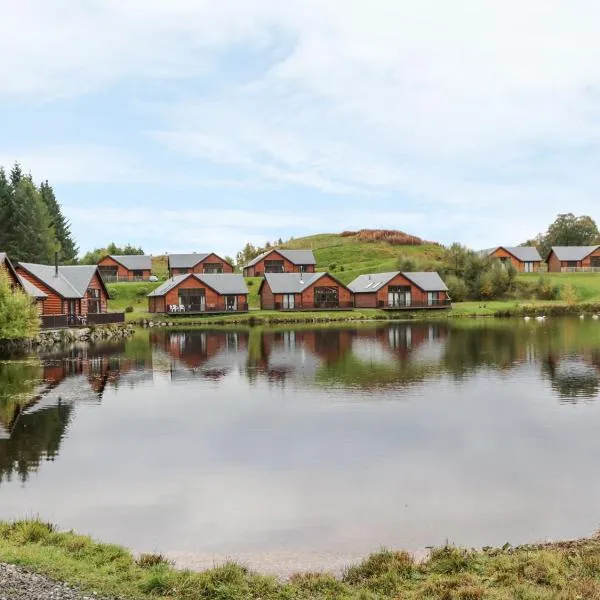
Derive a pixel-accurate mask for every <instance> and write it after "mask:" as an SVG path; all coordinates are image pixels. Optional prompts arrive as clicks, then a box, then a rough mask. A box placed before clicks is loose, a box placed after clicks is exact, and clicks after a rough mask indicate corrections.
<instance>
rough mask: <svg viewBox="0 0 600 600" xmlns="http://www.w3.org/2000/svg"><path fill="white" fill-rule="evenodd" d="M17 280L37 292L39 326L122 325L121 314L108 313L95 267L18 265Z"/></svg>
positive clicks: (105, 290) (105, 292)
mask: <svg viewBox="0 0 600 600" xmlns="http://www.w3.org/2000/svg"><path fill="white" fill-rule="evenodd" d="M17 273H18V275H19V277H20V278H21V279H22V280H24V281H27V282H28V283H29V284H31V285H33V286H35V287H36V288H37V289H39V290H40V291H41V292H42V293H43V294H44V295H45V297H44V298H43V299H42V300H41V311H40V312H41V316H42V326H44V327H69V326H75V325H86V324H88V323H94V324H103V323H121V322H123V321H124V315H123V313H107V310H106V306H107V300H108V291H107V289H106V285H105V284H104V281H103V280H102V277H101V276H100V272H99V271H98V268H97V267H96V266H95V265H77V266H58V265H56V266H51V265H37V264H32V263H19V264H18V265H17Z"/></svg>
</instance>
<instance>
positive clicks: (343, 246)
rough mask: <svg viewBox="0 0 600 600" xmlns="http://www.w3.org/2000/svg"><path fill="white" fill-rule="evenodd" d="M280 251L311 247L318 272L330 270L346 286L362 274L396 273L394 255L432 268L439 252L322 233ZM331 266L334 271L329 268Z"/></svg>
mask: <svg viewBox="0 0 600 600" xmlns="http://www.w3.org/2000/svg"><path fill="white" fill-rule="evenodd" d="M282 248H288V249H299V248H312V250H313V252H314V254H315V258H316V260H317V270H318V271H332V272H333V273H334V274H335V275H336V277H338V278H339V279H340V280H341V281H342V282H343V283H349V282H350V281H352V280H353V279H354V278H355V277H357V276H358V275H362V274H363V273H382V272H386V271H395V270H396V261H397V260H398V256H399V255H401V254H404V255H406V256H410V257H413V258H415V259H416V260H418V261H419V262H422V263H424V264H427V265H431V266H435V263H436V262H437V261H439V260H440V259H441V256H442V251H443V249H442V248H441V247H440V246H437V245H435V244H425V245H422V246H394V245H392V244H388V243H386V242H366V241H361V240H358V239H357V237H356V236H348V237H343V236H341V235H340V234H335V233H323V234H319V235H311V236H308V237H302V238H297V239H294V240H290V241H289V242H286V243H285V244H283V246H282ZM331 265H336V268H334V269H331V268H330V266H331Z"/></svg>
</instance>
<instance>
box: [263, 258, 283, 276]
mask: <svg viewBox="0 0 600 600" xmlns="http://www.w3.org/2000/svg"><path fill="white" fill-rule="evenodd" d="M265 273H283V261H282V260H265Z"/></svg>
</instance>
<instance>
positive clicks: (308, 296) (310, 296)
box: [301, 275, 353, 305]
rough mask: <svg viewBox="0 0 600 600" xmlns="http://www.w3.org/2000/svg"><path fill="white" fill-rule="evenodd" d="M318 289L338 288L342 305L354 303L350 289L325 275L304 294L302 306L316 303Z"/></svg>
mask: <svg viewBox="0 0 600 600" xmlns="http://www.w3.org/2000/svg"><path fill="white" fill-rule="evenodd" d="M316 287H336V288H338V301H339V302H340V304H344V303H345V304H347V303H348V302H352V296H353V294H352V292H351V291H350V290H349V289H348V288H346V287H344V286H342V284H340V283H338V282H337V281H336V280H335V279H333V277H331V276H330V275H323V277H320V278H319V279H317V280H316V281H315V282H314V283H313V284H311V285H310V286H309V287H308V288H306V289H305V290H304V291H303V292H302V294H301V298H302V304H306V305H311V304H313V303H314V300H315V288H316Z"/></svg>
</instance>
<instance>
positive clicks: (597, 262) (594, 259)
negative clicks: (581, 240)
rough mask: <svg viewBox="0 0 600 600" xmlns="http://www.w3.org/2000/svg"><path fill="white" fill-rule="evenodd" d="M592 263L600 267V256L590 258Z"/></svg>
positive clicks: (593, 265)
mask: <svg viewBox="0 0 600 600" xmlns="http://www.w3.org/2000/svg"><path fill="white" fill-rule="evenodd" d="M590 264H591V265H592V267H596V268H598V267H600V256H592V257H591V258H590Z"/></svg>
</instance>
